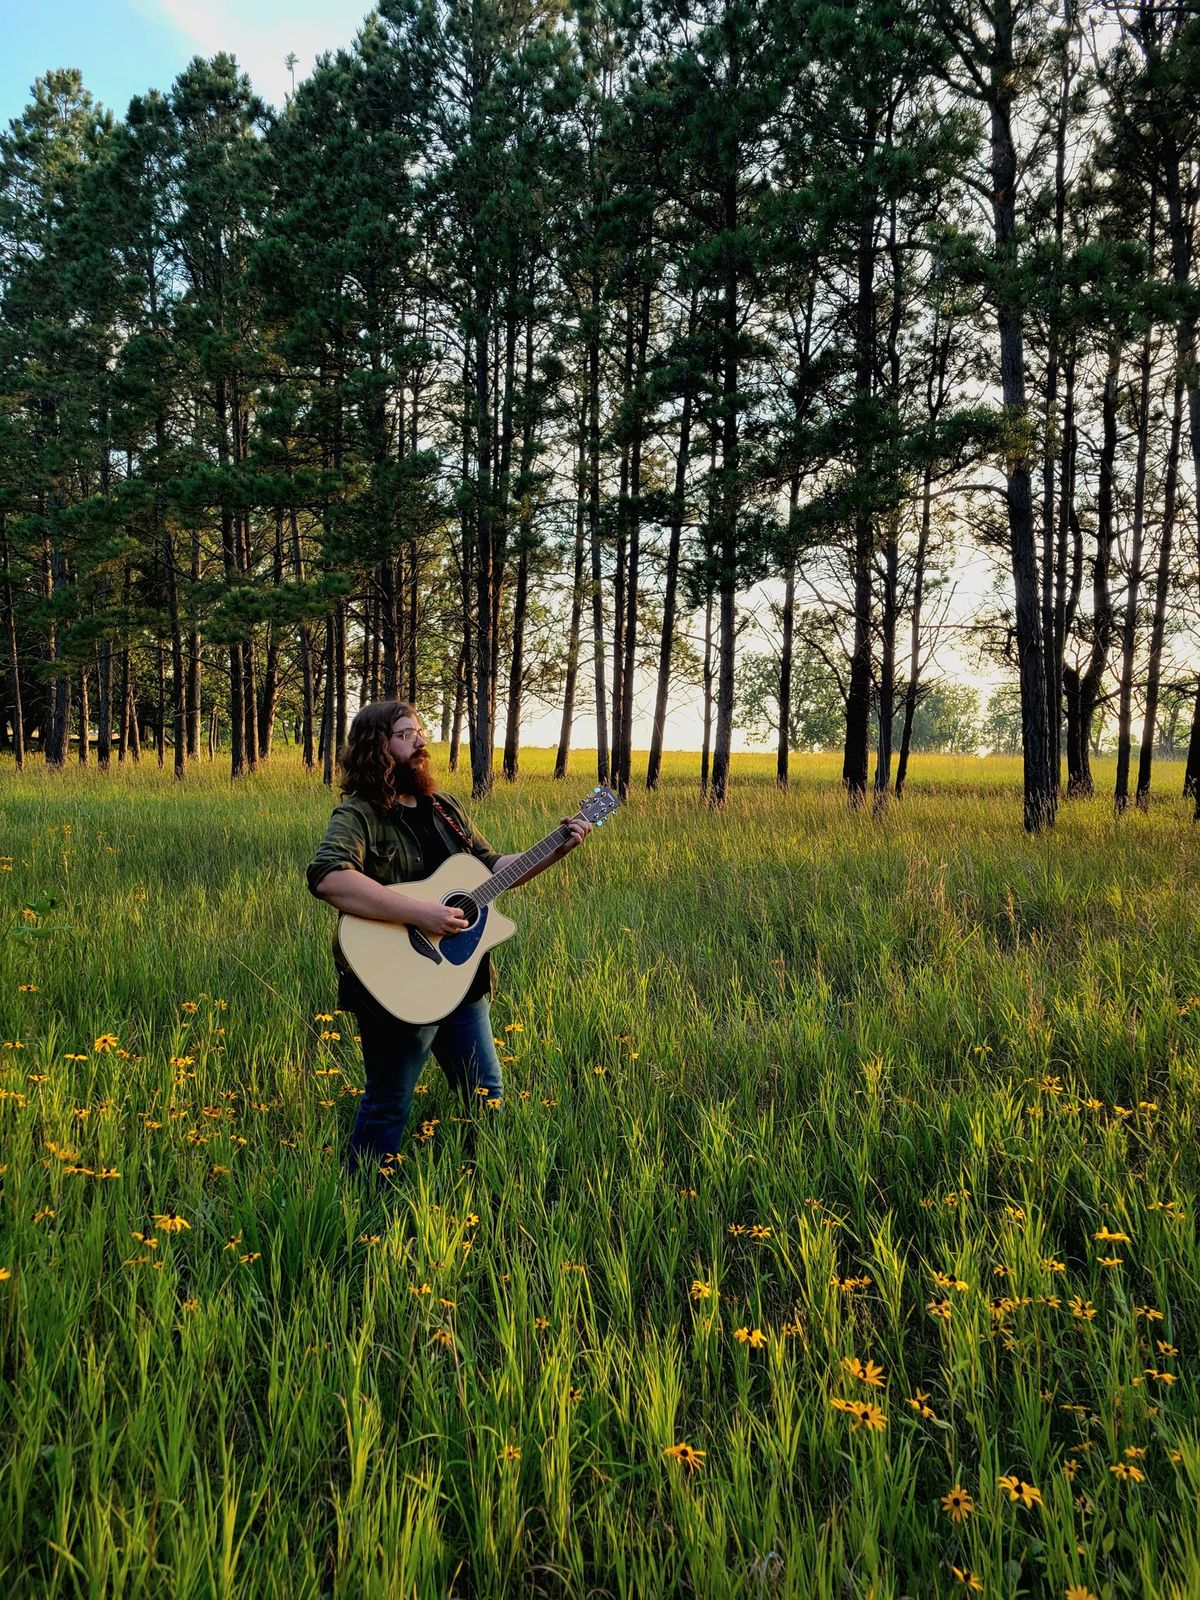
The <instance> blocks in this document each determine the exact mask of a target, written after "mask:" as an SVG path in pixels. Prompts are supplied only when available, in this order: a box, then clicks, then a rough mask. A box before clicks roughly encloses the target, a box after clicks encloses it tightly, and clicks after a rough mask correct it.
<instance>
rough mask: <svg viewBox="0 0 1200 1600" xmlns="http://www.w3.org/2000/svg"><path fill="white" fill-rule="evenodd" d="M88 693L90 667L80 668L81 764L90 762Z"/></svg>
mask: <svg viewBox="0 0 1200 1600" xmlns="http://www.w3.org/2000/svg"><path fill="white" fill-rule="evenodd" d="M89 699H90V697H89V695H88V669H87V667H86V666H81V667H80V669H79V724H78V726H79V765H80V766H81V767H86V766H87V764H88V745H89V743H90V742H91V722H92V711H91V706H90V704H89Z"/></svg>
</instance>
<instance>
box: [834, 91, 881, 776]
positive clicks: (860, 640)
mask: <svg viewBox="0 0 1200 1600" xmlns="http://www.w3.org/2000/svg"><path fill="white" fill-rule="evenodd" d="M875 137H876V130H875V122H874V117H872V118H871V120H870V121H869V123H868V126H867V129H866V131H865V135H864V140H863V143H864V149H863V154H862V160H863V165H864V167H865V166H866V165H867V164H868V163H869V162H870V160H871V158H872V156H873V154H874V150H875ZM870 200H871V203H870V204H868V203H867V200H866V197H864V200H863V203H862V210H861V215H860V218H859V227H858V243H857V250H856V262H857V280H858V281H857V298H856V301H855V319H854V399H855V405H856V408H857V416H856V429H857V433H858V437H857V438H856V440H855V443H854V464H855V474H856V478H857V483H858V490H857V494H856V500H857V503H858V509H857V511H856V512H855V517H854V648H853V651H852V653H851V656H850V686H849V692H848V693H847V695H846V739H845V747H844V749H843V752H842V783H843V784H844V785H845V788H846V794H847V797H848V798H849V801H850V804H851V805H854V806H857V805H860V804H861V803H862V801H863V800H864V799H865V798H866V793H867V766H868V759H869V757H868V748H869V743H870V732H871V602H872V589H873V584H872V582H871V552H872V545H873V543H874V538H873V533H874V530H873V527H872V519H871V509H870V505H869V503H868V497H867V494H866V485H867V484H868V483H869V482H870V479H871V474H872V470H873V468H872V457H873V454H874V451H873V447H872V439H871V437H870V434H869V432H868V421H867V418H868V416H869V414H870V410H871V402H872V399H873V396H874V388H875V362H876V351H875V220H876V219H875V205H874V196H873V195H872V196H871V197H870Z"/></svg>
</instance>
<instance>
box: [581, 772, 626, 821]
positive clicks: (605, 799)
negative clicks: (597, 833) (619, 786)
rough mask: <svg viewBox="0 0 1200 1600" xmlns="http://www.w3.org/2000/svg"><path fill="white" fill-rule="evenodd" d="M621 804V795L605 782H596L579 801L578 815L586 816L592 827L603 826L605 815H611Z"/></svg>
mask: <svg viewBox="0 0 1200 1600" xmlns="http://www.w3.org/2000/svg"><path fill="white" fill-rule="evenodd" d="M620 804H621V797H620V795H619V794H618V793H617V791H616V790H615V789H610V788H609V787H608V785H607V784H599V783H598V784H597V785H596V787H595V788H594V789H593V790H592V792H591V794H590V795H588V797H587V799H586V800H584V801H581V802H580V806H579V815H580V816H581V817H586V819H587V820H588V822H590V823H591V824H592V826H593V827H594V828H602V827H603V826H604V819H605V817H611V816H612V814H613V812H614V811H615V810H616V809H617V807H618V806H619V805H620Z"/></svg>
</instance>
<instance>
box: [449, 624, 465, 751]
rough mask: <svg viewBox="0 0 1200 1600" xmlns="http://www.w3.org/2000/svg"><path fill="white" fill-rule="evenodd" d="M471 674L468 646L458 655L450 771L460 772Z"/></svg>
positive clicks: (451, 728)
mask: <svg viewBox="0 0 1200 1600" xmlns="http://www.w3.org/2000/svg"><path fill="white" fill-rule="evenodd" d="M469 677H470V672H469V668H468V664H467V646H466V644H465V643H464V644H463V646H462V649H461V650H460V651H459V653H458V664H457V666H456V668H455V672H454V716H453V719H452V721H451V723H450V771H451V772H457V771H458V747H459V744H460V743H461V741H462V725H463V711H464V709H465V707H466V704H467V684H468V681H469Z"/></svg>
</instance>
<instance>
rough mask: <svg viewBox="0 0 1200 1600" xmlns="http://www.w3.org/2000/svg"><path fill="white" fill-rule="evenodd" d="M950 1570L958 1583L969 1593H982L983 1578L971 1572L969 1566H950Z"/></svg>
mask: <svg viewBox="0 0 1200 1600" xmlns="http://www.w3.org/2000/svg"><path fill="white" fill-rule="evenodd" d="M950 1571H951V1572H952V1573H953V1574H954V1576H955V1577H956V1578H957V1579H958V1581H959V1583H961V1584H962V1586H963V1588H964V1589H966V1590H967V1592H968V1593H969V1594H982V1593H983V1579H982V1578H981V1577H980V1576H979V1574H978V1573H977V1572H972V1571H971V1570H970V1568H969V1567H955V1566H952V1567H951V1568H950Z"/></svg>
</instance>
